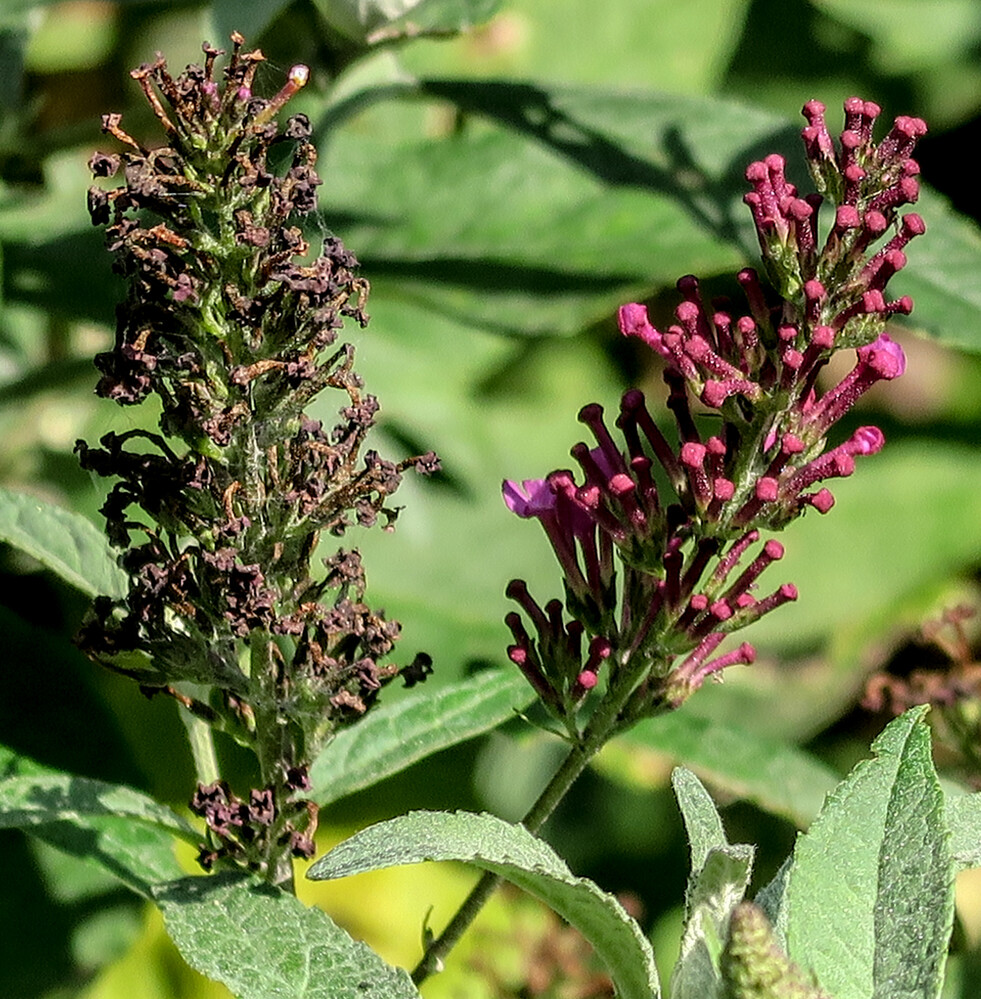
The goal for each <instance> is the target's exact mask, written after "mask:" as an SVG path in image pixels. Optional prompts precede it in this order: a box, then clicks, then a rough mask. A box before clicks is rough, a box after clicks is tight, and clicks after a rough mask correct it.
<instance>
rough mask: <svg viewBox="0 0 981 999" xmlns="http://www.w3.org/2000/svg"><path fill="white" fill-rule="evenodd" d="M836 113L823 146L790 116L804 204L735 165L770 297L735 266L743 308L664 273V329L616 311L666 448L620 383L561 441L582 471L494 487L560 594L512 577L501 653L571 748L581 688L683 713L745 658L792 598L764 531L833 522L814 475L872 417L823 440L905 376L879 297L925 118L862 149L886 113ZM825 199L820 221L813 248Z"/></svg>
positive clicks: (912, 219)
mask: <svg viewBox="0 0 981 999" xmlns="http://www.w3.org/2000/svg"><path fill="white" fill-rule="evenodd" d="M844 111H845V127H844V130H843V131H842V133H841V135H840V136H839V138H838V141H837V143H836V142H834V141H833V139H832V137H831V135H830V133H829V132H828V128H827V125H826V123H825V119H824V112H825V107H824V105H823V104H821V103H820V102H818V101H810V102H808V103H807V104H806V105H805V106H804V109H803V114H804V117H805V118H806V119H807V123H808V124H807V127H806V128H805V129H804V130H803V133H802V135H803V139H804V147H805V151H806V155H807V160H808V164H809V166H810V170H811V175H812V177H813V179H814V182H815V186H816V188H817V191H816V192H815V193H811V194H807V195H804V196H803V197H801V196H799V195H798V192H797V190H796V188H795V187H794V185H792V184H791V183H789V182H788V180H787V179H786V176H785V173H784V168H785V162H784V159H783V158H782V157H781V156H778V155H771V156H768V157H766V159H764V160H762V161H760V162H757V163H752V164H750V166H749V167H748V168H747V170H746V179H747V181H748V182H749V184H750V186H751V190H750V191H749V192H748V193H747V194H746V195H745V198H744V200H745V202H746V204H747V205H748V206H749V208H750V211H751V212H752V215H753V221H754V223H755V226H756V232H757V235H758V237H759V242H760V248H761V250H762V256H763V263H764V269H765V272H766V277H767V278H768V279H769V283H770V284H771V285H772V286H773V289H774V292H773V293H769V294H768V293H767V292H766V291H765V290H764V285H763V282H762V281H761V279H760V276H759V275H758V274H757V272H756V271H755V270H753V269H750V268H746V269H745V270H743V271H741V272H740V273H739V274H738V275H737V279H738V281H739V284H740V286H741V287H742V289H743V291H744V293H745V296H746V302H747V309H746V311H745V314H743V315H735V314H733V313H732V312H730V311H728V309H727V308H726V307H722V306H719V307H716V303H707V302H706V301H705V300H704V299H703V297H702V295H701V292H700V289H699V284H698V281H697V279H696V278H694V277H692V276H687V277H683V278H681V280H679V281H678V285H677V287H678V290H679V292H680V293H681V296H682V301H681V302H680V304H679V305H678V306H677V308H676V309H675V317H676V320H677V321H676V323H674V324H672V325H670V326H668V327H667V329H664V330H658V329H656V328H655V327H654V326H653V325H652V324H651V322H650V319H649V317H648V314H647V309H646V308H645V307H644V306H643V305H639V304H628V305H624V306H622V307H621V309H620V310H619V326H620V331H621V333H623V335H624V336H631V337H637V338H639V339H640V340H642V341H643V342H644V343H645V344H647V345H648V346H649V347H650V348H651V349H652V350H654V351H656V352H657V353H658V354H659V355H660V356H661V357H662V358H663V359H664V362H665V370H664V380H665V382H666V384H667V388H668V398H667V405H668V409H669V410H670V412H671V413H672V416H673V417H674V421H675V423H676V425H677V443H676V444H675V443H672V441H671V440H670V439H669V437H667V436H665V434H664V433H663V432H662V430H661V429H660V428H659V427H658V425H657V423H656V422H655V420H654V418H653V417H652V415H651V413H650V411H649V410H648V408H647V405H646V402H645V399H644V396H643V394H642V393H641V392H640V391H638V390H636V389H632V390H630V391H628V392H627V393H626V394H625V395H624V396H623V398H622V400H621V402H620V412H619V415H618V416H617V418H616V421H615V422H616V428H617V430H618V431H619V438H615V437H614V435H613V433H612V432H611V430H610V429H609V428H608V426H607V422H606V419H605V418H604V414H603V410H602V407H600V406H599V405H596V404H591V405H587V406H585V407H584V408H583V409H582V410H581V411H580V414H579V418H580V421H581V422H582V423H584V424H585V425H586V426H587V427H588V428H589V430H590V432H591V434H592V436H593V438H594V441H595V443H594V444H593V445H592V446H590V445H587V444H585V443H579V444H577V445H576V446H575V447H573V448H572V451H571V454H572V457H573V458H574V459H575V461H576V463H577V465H578V466H579V467H578V472H573V471H571V470H567V469H563V470H558V471H554V472H552V473H550V474H549V475H547V476H546V477H545V478H543V479H532V480H526V481H524V482H521V483H518V482H512V481H506V482H505V483H504V489H503V492H504V501H505V503H506V504H507V506H508V508H509V509H510V510H511V511H512V512H514V513H515V514H517V515H518V516H519V517H526V518H531V517H533V518H536V519H537V520H538V521H539V522H540V523H541V525H542V527H543V528H544V529H545V533H546V535H547V537H548V540H549V542H550V543H551V545H552V548H553V550H554V552H555V555H556V558H557V559H558V562H559V565H560V567H561V569H562V573H563V582H564V589H565V600H564V602H562V601H559V600H553V601H551V602H550V603H548V604H546V606H545V607H544V608H542V607H540V606H539V605H538V603H537V602H536V601H535V600H534V598H533V597H532V596H531V594H530V593H529V592H528V588H527V586H526V585H525V584H524V583H523V582H521V581H520V580H515V581H513V582H512V583H511V584H510V585H509V587H508V595H509V596H510V597H511V598H512V599H514V600H515V601H516V602H517V603H518V605H519V606H520V607H521V609H522V610H523V611H524V615H525V618H526V619H527V621H528V622H529V623H530V626H531V627H530V629H529V628H528V627H526V625H525V622H524V619H523V618H522V616H521V615H520V614H518V613H511V614H509V615H508V616H507V619H506V623H507V625H508V627H509V628H510V630H511V632H512V634H513V636H514V643H513V644H512V645H511V646H510V647H509V649H508V654H509V656H510V658H511V660H512V661H513V662H514V663H515V664H516V665H517V666H518V667H519V669H521V670H522V672H523V673H524V675H525V676H526V677H527V678H528V680H529V681H530V682H531V684H532V685H533V686H534V688H535V690H536V691H537V693H538V695H539V697H540V699H541V701H542V703H543V704H544V705H545V707H546V708H547V709H548V710H549V711H550V712H551V713H552V715H553V716H554V717H556V718H557V719H558V720H559V721H561V722H562V723H563V724H564V725H565V726H566V727H567V729H568V731H569V733H570V735H572V736H573V737H574V738H575V737H577V735H578V731H579V730H578V722H577V719H576V714H577V712H578V711H579V709H580V707H581V706H583V705H584V704H586V703H588V702H589V699H590V694H591V692H593V691H596V693H597V694H599V695H602V691H603V689H606V690H611V689H613V688H614V687H616V686H617V685H618V684H627V683H629V684H630V686H631V688H632V693H631V695H630V698H629V700H628V701H626V706H625V708H624V709H623V711H622V712H621V714H620V720H621V722H622V723H623V724H629V723H630V722H631V721H633V720H636V719H637V718H640V717H643V716H644V715H648V714H652V713H656V712H657V711H660V710H664V709H669V708H673V707H677V706H678V705H680V704H681V703H682V702H683V701H684V700H685V699H687V697H688V696H690V694H691V693H692V692H693V691H694V690H696V689H697V688H698V687H699V686H700V685H701V684H702V683H703V681H704V680H705V679H706V677H708V676H712V675H716V676H717V675H719V674H720V673H721V671H722V670H723V669H725V668H726V667H728V666H731V665H734V664H737V663H743V664H749V663H751V662H752V661H753V659H754V657H755V651H754V649H753V647H752V646H751V645H749V644H747V643H743V644H741V645H740V646H738V648H736V649H734V650H732V651H729V652H724V653H719V651H718V649H719V646H720V645H721V643H722V642H723V640H724V639H725V638H726V637H727V636H728V635H729V634H730V633H732V632H734V631H737V630H739V629H741V628H743V627H745V626H746V625H749V624H751V623H752V622H753V621H755V620H757V619H758V618H760V617H761V616H762V615H763V614H766V613H769V612H770V611H771V610H774V609H776V608H777V607H779V606H781V605H782V604H784V603H786V602H787V601H790V600H795V599H796V598H797V589H796V587H794V586H793V585H792V584H790V583H785V584H783V585H781V586H779V587H778V588H777V589H774V590H772V591H769V592H767V591H765V590H764V591H762V594H761V592H760V591H759V578H760V576H761V575H762V573H763V572H764V570H765V569H766V568H767V567H768V566H769V565H770V564H771V563H772V562H776V561H778V560H779V559H780V558H781V557H782V556H783V553H784V548H783V545H782V544H780V542H779V541H776V540H775V539H772V538H771V539H769V540H765V541H764V540H763V539H762V536H761V532H762V531H766V532H773V531H779V530H781V529H782V528H784V527H785V526H786V525H787V524H788V523H789V522H790V521H791V520H793V519H794V518H796V517H797V516H799V515H800V514H801V513H802V512H804V511H805V510H806V509H807V508H809V507H812V508H814V509H815V510H817V511H818V512H819V513H822V514H823V513H827V512H828V511H829V510H830V509H831V507H832V506H833V504H834V497H833V495H832V493H831V491H830V490H829V489H828V488H827V486H826V485H823V483H825V482H827V481H828V480H831V479H835V478H842V477H845V476H848V475H851V474H852V472H853V471H854V469H855V459H856V458H858V457H861V456H865V455H872V454H875V453H876V452H877V451H879V450H880V449H881V448H882V446H883V443H884V437H883V435H882V432H881V431H880V430H879V429H878V428H877V427H871V426H865V427H860V428H859V429H858V430H856V431H855V432H854V433H853V434H852V435H851V436H850V437H849V438H848V439H847V440H846V441H845V442H844V443H842V444H839V445H838V446H836V447H832V448H830V449H829V448H828V447H827V437H828V434H829V432H830V431H831V430H832V428H833V427H834V425H835V424H836V423H837V422H838V421H839V420H840V419H841V418H842V417H843V416H844V415H845V414H846V413H847V412H848V411H849V410H850V409H851V407H852V406H853V405H854V404H855V402H856V400H858V398H859V397H860V396H861V395H862V394H863V393H865V392H866V391H867V390H868V389H869V388H870V387H871V386H872V385H874V384H875V383H876V382H879V381H884V380H890V379H893V378H896V377H898V376H899V375H901V374H902V373H903V371H904V369H905V366H906V359H905V356H904V354H903V351H902V348H901V347H900V346H899V345H898V344H897V343H895V342H894V341H893V340H891V339H890V337H889V335H888V334H887V333H885V332H884V330H885V326H886V322H887V320H888V319H889V318H890V317H891V316H893V315H897V314H899V315H907V314H909V312H910V311H911V309H912V307H913V303H912V300H911V299H910V298H908V297H905V296H904V297H901V298H897V299H894V300H889V299H888V297H887V292H886V286H887V284H888V282H889V279H890V278H891V277H892V276H893V274H895V273H896V272H897V271H899V270H901V269H902V268H903V267H904V266H905V264H906V254H905V248H906V245H907V244H908V243H909V241H910V240H911V239H913V238H914V237H915V236H918V235H920V234H922V233H923V232H924V231H925V226H924V224H923V220H922V219H921V218H920V216H919V215H917V214H915V213H912V212H910V213H907V214H905V215H901V214H900V209H901V208H902V207H903V206H904V205H907V204H910V203H912V202H914V201H916V199H917V196H918V190H919V189H918V183H917V179H916V178H917V174H918V173H919V167H918V165H917V163H916V161H915V160H914V159H912V158H911V154H912V151H913V148H914V146H915V144H916V141H917V140H918V139H919V138H920V137H921V136H922V135H924V134H925V132H926V125H925V124H924V122H923V121H922V120H921V119H919V118H910V117H900V118H897V119H896V120H895V122H894V124H893V127H892V129H891V130H890V131H889V133H888V134H887V135H886V136H885V138H883V139H882V140H881V141H880V142H879V143H875V142H874V141H873V138H872V132H873V126H874V124H875V121H876V119H877V117H878V116H879V113H880V108H879V107H878V106H877V105H875V104H873V103H872V102H869V101H862V100H860V99H859V98H850V99H849V100H847V101H845V105H844ZM822 206H827V208H826V209H825V210H826V211H827V210H828V208H829V209H830V211H831V212H833V220H829V223H828V225H827V226H826V227H825V228H826V229H827V237H826V238H825V240H824V242H823V244H822V243H821V242H820V241H819V231H820V229H819V225H818V217H819V213H820V210H821V208H822ZM846 348H853V349H855V350H856V354H857V358H856V363H855V365H854V367H853V368H852V370H851V371H850V372H849V373H848V374H847V375H845V377H844V378H843V379H842V380H841V381H840V382H839V383H838V384H837V385H836V386H834V387H833V388H831V389H829V390H827V391H823V392H822V391H820V390H819V388H818V386H817V378H818V374H819V373H820V371H821V370H822V369H823V368H824V367H825V365H826V364H827V362H828V360H829V358H830V357H831V356H832V354H834V353H835V352H836V351H838V350H842V349H846ZM693 403H698V404H699V406H700V408H703V409H708V410H709V411H710V412H714V413H715V414H716V415H717V416H718V417H719V419H718V420H716V421H715V422H714V423H712V427H713V428H714V429H715V433H713V434H712V436H708V437H706V436H703V434H702V432H701V431H700V429H699V422H698V421H696V419H695V416H694V415H693ZM638 664H640V666H639V668H638ZM604 679H605V687H604V686H603V685H601V683H600V681H601V680H604ZM594 696H595V695H594Z"/></svg>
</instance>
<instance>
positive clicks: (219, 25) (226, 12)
mask: <svg viewBox="0 0 981 999" xmlns="http://www.w3.org/2000/svg"><path fill="white" fill-rule="evenodd" d="M292 2H293V0H249V3H241V2H240V0H214V4H213V5H212V8H211V21H212V24H213V25H214V28H215V33H216V35H217V36H218V37H219V38H221V39H222V40H224V39H226V38H228V36H229V35H230V34H231V33H232V32H233V31H238V32H240V33H241V34H242V35H244V36H245V40H246V42H247V43H248V44H249V45H255V44H256V43H257V42H258V40H259V36H260V35H261V34H262V33H263V31H265V30H266V28H268V27H269V25H270V24H272V22H273V21H275V20H276V18H277V17H279V15H280V14H281V13H282V12H283V11H284V10H285V9H286V8H287V7H289V5H290V4H291V3H292Z"/></svg>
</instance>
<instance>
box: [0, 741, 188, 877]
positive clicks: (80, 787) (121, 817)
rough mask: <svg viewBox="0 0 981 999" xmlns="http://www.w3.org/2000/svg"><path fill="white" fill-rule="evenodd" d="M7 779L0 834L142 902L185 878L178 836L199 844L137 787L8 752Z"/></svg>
mask: <svg viewBox="0 0 981 999" xmlns="http://www.w3.org/2000/svg"><path fill="white" fill-rule="evenodd" d="M0 775H2V776H0V828H20V829H24V830H25V831H27V832H29V833H30V834H31V835H32V836H35V837H37V838H38V839H41V840H43V841H44V842H46V843H49V844H50V845H52V846H55V847H57V848H58V849H59V850H61V851H62V852H64V853H67V854H69V855H71V856H73V857H77V858H79V859H81V860H84V861H87V862H89V863H91V864H94V865H97V866H98V867H100V868H101V869H103V870H105V871H108V872H109V873H110V874H112V875H113V876H114V877H116V878H118V879H119V880H120V881H122V882H123V883H124V884H125V885H127V886H128V887H129V888H131V889H132V890H133V891H136V892H138V893H139V894H141V895H145V896H147V897H149V895H150V890H151V887H152V885H154V884H158V883H160V882H162V881H171V880H173V879H174V878H176V877H179V876H180V875H181V873H182V871H181V867H180V865H179V864H178V863H177V860H176V859H175V857H174V837H175V836H177V837H179V838H181V839H185V840H187V841H188V842H190V843H194V844H196V843H197V842H198V836H197V834H196V833H195V832H194V830H193V829H192V827H191V826H190V825H188V823H186V822H185V821H184V820H183V819H182V818H181V817H180V816H179V815H177V814H176V813H174V812H173V811H171V810H170V809H169V808H167V807H166V806H165V805H161V804H159V803H157V802H155V801H154V800H153V799H152V798H148V797H147V796H146V795H143V794H141V793H140V792H139V791H134V790H133V789H131V788H128V787H121V786H119V785H114V784H106V783H103V782H102V781H95V780H90V779H88V778H84V777H74V776H72V775H70V774H65V773H59V772H58V771H55V770H51V769H50V768H47V767H43V766H41V765H40V764H38V763H35V762H34V761H33V760H29V759H27V758H26V757H23V756H20V755H18V754H17V753H14V752H13V751H12V750H10V749H7V748H6V747H4V746H0Z"/></svg>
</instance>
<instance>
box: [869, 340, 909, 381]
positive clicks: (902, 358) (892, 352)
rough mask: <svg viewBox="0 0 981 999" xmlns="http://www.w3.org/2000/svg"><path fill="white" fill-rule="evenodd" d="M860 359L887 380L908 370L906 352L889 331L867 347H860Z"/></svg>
mask: <svg viewBox="0 0 981 999" xmlns="http://www.w3.org/2000/svg"><path fill="white" fill-rule="evenodd" d="M858 359H859V361H861V362H862V363H863V364H867V365H868V366H869V367H870V368H871V369H872V370H873V371H874V372H875V373H876V374H877V375H878V376H879V378H880V379H883V380H885V381H890V380H891V379H893V378H898V377H899V376H900V375H901V374H903V372H904V371H905V370H906V354H905V353H903V348H902V347H900V346H899V344H898V343H896V342H895V340H893V339H892V338H891V337H890V336H889V334H888V333H883V334H881V335H880V336H879V337H878V339H876V340H875V341H874V342H873V343H870V344H869V345H868V346H867V347H859V349H858Z"/></svg>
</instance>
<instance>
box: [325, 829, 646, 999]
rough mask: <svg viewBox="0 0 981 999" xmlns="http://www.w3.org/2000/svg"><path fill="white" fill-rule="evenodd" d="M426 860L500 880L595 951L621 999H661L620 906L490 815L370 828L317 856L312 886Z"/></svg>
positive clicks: (634, 928) (635, 930)
mask: <svg viewBox="0 0 981 999" xmlns="http://www.w3.org/2000/svg"><path fill="white" fill-rule="evenodd" d="M426 860H459V861H463V862H464V863H469V864H474V865H475V866H477V867H480V868H482V869H483V870H485V871H492V872H493V873H495V874H498V875H500V876H501V877H503V878H505V879H506V880H508V881H511V882H512V883H513V884H516V885H517V886H518V887H519V888H523V889H524V890H525V891H527V892H528V893H529V894H531V895H534V896H535V897H536V898H538V899H541V901H543V902H545V903H546V904H547V905H549V906H551V907H552V908H553V909H554V910H555V911H556V912H557V913H558V914H559V915H560V916H562V917H563V918H564V919H566V920H568V922H570V923H571V924H572V925H573V926H575V927H576V929H578V930H579V932H580V933H582V934H583V936H584V937H585V938H586V939H587V940H588V941H589V942H590V944H592V946H593V948H594V950H595V951H596V953H597V954H598V955H599V957H600V958H601V959H602V960H603V961H604V962H605V963H606V966H607V970H608V972H609V973H610V975H611V977H612V978H613V981H614V984H615V986H616V989H617V995H618V996H619V997H620V999H652V997H657V996H659V995H660V987H659V985H658V980H657V969H656V968H655V966H654V955H653V953H652V951H651V947H650V944H649V943H648V941H647V939H646V937H645V936H644V934H643V932H642V931H641V929H640V927H639V926H638V925H637V923H636V922H635V921H634V920H633V919H632V918H631V917H630V916H628V915H627V913H626V912H625V911H624V909H623V907H622V906H621V905H620V903H619V902H618V901H617V900H616V899H615V898H613V896H612V895H607V894H606V893H605V892H603V891H601V890H600V889H599V888H598V887H597V886H596V885H595V884H593V882H592V881H588V880H586V879H585V878H577V877H574V876H573V875H572V874H571V873H570V871H569V869H568V867H566V865H565V864H564V863H563V862H562V861H561V860H560V859H559V857H558V856H557V855H556V854H555V852H554V851H553V850H552V848H551V847H550V846H548V844H547V843H544V842H542V840H540V839H538V838H536V837H535V836H533V835H532V834H531V833H530V832H528V830H527V829H525V828H524V827H523V826H517V825H511V824H510V823H508V822H504V821H503V820H501V819H498V818H496V817H495V816H493V815H486V814H482V815H474V814H470V813H465V812H453V813H449V812H410V813H409V814H408V815H403V816H401V817H400V818H397V819H391V820H389V821H388V822H379V823H378V824H376V825H373V826H369V827H368V828H367V829H364V830H362V831H361V832H359V833H357V834H356V835H354V836H352V837H351V838H350V839H348V840H346V841H345V842H343V843H341V844H340V845H339V846H336V847H335V848H334V849H333V850H331V851H330V852H329V853H328V854H326V855H325V856H324V857H321V858H320V860H318V861H317V862H316V863H315V864H314V865H313V866H312V867H311V868H310V870H309V871H308V872H307V877H309V878H313V879H314V880H327V879H330V878H341V877H347V876H349V875H351V874H359V873H362V872H364V871H372V870H377V869H378V868H383V867H394V866H397V865H399V864H418V863H421V862H422V861H426Z"/></svg>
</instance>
